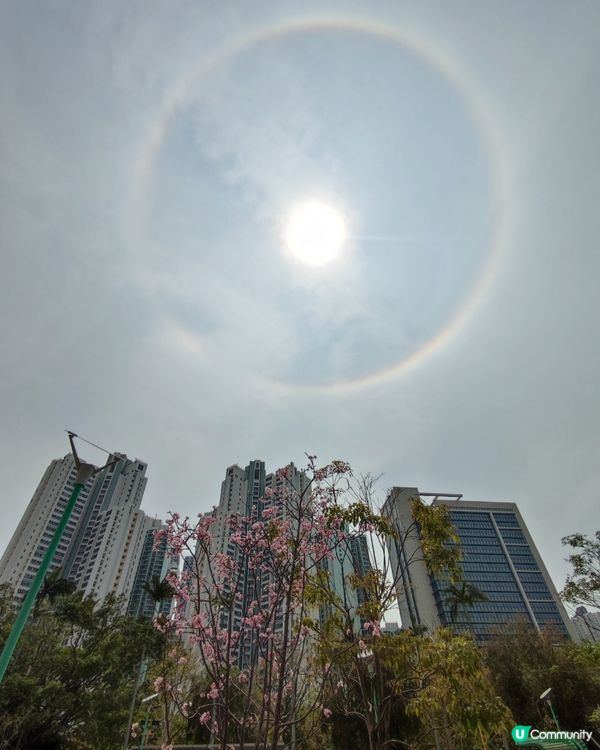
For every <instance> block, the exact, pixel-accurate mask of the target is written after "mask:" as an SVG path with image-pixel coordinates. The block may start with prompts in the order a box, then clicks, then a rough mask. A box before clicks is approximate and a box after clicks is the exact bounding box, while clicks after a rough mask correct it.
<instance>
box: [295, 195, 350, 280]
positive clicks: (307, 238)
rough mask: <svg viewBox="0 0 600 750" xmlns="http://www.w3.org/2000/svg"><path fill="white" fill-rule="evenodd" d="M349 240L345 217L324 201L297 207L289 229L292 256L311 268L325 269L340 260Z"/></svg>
mask: <svg viewBox="0 0 600 750" xmlns="http://www.w3.org/2000/svg"><path fill="white" fill-rule="evenodd" d="M345 239H346V225H345V223H344V219H343V217H342V215H341V214H340V213H339V212H338V211H336V210H335V209H334V208H332V207H331V206H328V205H327V204H326V203H321V202H320V201H307V202H306V203H302V204H301V205H299V206H297V207H296V208H295V209H294V210H293V211H292V213H291V215H290V217H289V220H288V222H287V225H286V228H285V241H286V245H287V247H288V249H289V251H290V253H291V254H292V255H293V257H294V258H296V259H297V260H299V261H301V262H302V263H306V265H309V266H324V265H325V264H326V263H331V261H334V260H336V258H338V257H339V255H340V253H341V251H342V248H343V245H344V241H345Z"/></svg>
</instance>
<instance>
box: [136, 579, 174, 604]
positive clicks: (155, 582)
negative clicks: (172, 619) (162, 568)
mask: <svg viewBox="0 0 600 750" xmlns="http://www.w3.org/2000/svg"><path fill="white" fill-rule="evenodd" d="M142 588H143V589H144V591H145V592H146V593H147V594H148V596H149V597H150V598H151V599H152V601H153V602H154V604H155V605H158V604H160V603H161V602H163V601H166V600H167V599H172V598H173V593H174V592H173V587H172V586H171V584H170V583H169V582H168V581H167V580H166V579H165V578H163V579H162V581H161V579H160V577H159V576H152V579H151V580H149V581H146V582H145V583H144V585H143V587H142Z"/></svg>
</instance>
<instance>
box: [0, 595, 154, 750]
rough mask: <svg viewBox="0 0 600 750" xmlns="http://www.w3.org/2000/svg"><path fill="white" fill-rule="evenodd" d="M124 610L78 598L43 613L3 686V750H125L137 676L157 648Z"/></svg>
mask: <svg viewBox="0 0 600 750" xmlns="http://www.w3.org/2000/svg"><path fill="white" fill-rule="evenodd" d="M122 604H123V603H122V602H121V601H119V600H117V599H113V598H109V599H107V600H105V601H104V602H102V603H99V602H97V601H95V600H94V599H92V598H90V597H87V598H84V597H83V595H82V593H81V592H74V593H72V594H66V595H63V596H60V597H56V598H55V600H54V604H53V605H49V606H44V607H42V608H40V609H38V614H37V617H36V618H34V619H32V620H31V621H30V622H29V624H28V626H27V628H26V629H25V630H24V632H23V636H22V638H21V640H20V642H19V649H18V651H17V652H16V653H15V656H14V658H13V660H12V661H11V664H10V668H9V670H8V671H7V673H6V676H5V679H4V681H3V682H2V685H1V686H0V746H1V747H11V748H15V750H29V749H30V748H31V749H33V748H35V750H50V749H51V748H63V747H79V748H84V747H85V748H90V747H93V748H97V750H109V749H110V750H112V748H114V747H117V746H118V745H119V741H120V739H121V737H122V733H123V728H124V726H125V722H126V719H127V708H128V699H129V697H130V694H131V693H130V680H131V673H132V671H133V669H134V667H135V665H136V664H137V663H138V662H139V657H140V651H141V649H142V648H143V647H144V646H146V647H147V648H148V649H149V650H150V651H151V652H153V653H154V652H155V649H156V641H157V634H156V632H155V630H154V629H153V628H152V627H151V626H150V625H148V624H147V623H142V622H137V621H135V620H133V619H131V618H127V617H124V616H123V615H122ZM3 625H4V623H3ZM2 633H3V636H4V637H6V634H7V633H5V632H4V627H3V631H2Z"/></svg>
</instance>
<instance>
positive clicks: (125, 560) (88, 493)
mask: <svg viewBox="0 0 600 750" xmlns="http://www.w3.org/2000/svg"><path fill="white" fill-rule="evenodd" d="M112 458H115V459H117V461H116V463H115V464H113V465H112V466H110V467H109V468H108V469H105V470H103V471H102V472H100V473H99V474H97V475H96V476H95V477H94V478H92V479H90V480H89V481H88V482H87V483H86V485H85V486H84V488H83V489H82V491H81V493H80V494H79V497H78V500H77V503H76V505H75V508H74V510H73V513H72V515H71V517H70V520H69V522H68V524H67V527H66V529H65V532H64V534H63V536H62V539H61V541H60V543H59V546H58V549H57V552H56V554H55V555H54V558H53V561H52V564H51V566H50V570H53V569H56V568H62V571H63V576H64V577H65V578H68V579H69V580H72V581H73V582H74V583H75V585H76V586H77V587H78V588H79V589H81V590H82V591H83V592H84V593H85V595H92V596H94V597H95V598H97V599H103V598H104V597H106V596H107V595H108V594H110V593H114V594H116V595H117V596H119V595H124V596H125V597H126V599H128V598H129V596H130V594H131V591H132V589H133V582H134V578H135V574H136V570H137V565H138V561H139V558H140V554H141V550H142V545H143V539H144V536H145V533H146V531H147V529H148V528H149V524H150V525H152V524H153V523H156V522H152V521H150V520H149V519H147V518H146V516H145V515H144V513H143V512H142V511H141V510H140V504H141V501H142V497H143V494H144V489H145V487H146V482H147V479H146V476H145V474H146V468H147V466H146V464H145V463H144V462H142V461H139V460H138V459H136V460H135V461H131V460H129V459H128V458H127V456H125V455H124V454H121V453H115V454H113V456H112ZM76 473H77V470H76V467H75V462H74V459H73V456H72V455H67V456H65V457H64V458H62V459H56V460H54V461H52V462H51V464H50V466H49V467H48V468H47V469H46V471H45V473H44V476H43V477H42V480H41V482H40V484H39V486H38V488H37V490H36V491H35V493H34V495H33V498H32V499H31V501H30V503H29V505H28V506H27V508H26V510H25V513H24V514H23V518H22V519H21V521H20V523H19V525H18V527H17V529H16V531H15V533H14V534H13V536H12V538H11V540H10V542H9V545H8V547H7V549H6V551H5V552H4V555H3V556H2V559H1V560H0V583H8V584H10V585H11V586H12V587H13V589H14V590H15V594H16V596H17V597H18V598H20V599H22V598H23V597H24V596H25V594H26V593H27V591H28V590H29V588H30V586H31V583H32V581H33V579H34V577H35V575H36V573H37V572H38V570H39V567H40V564H41V561H42V559H43V557H44V555H45V553H46V551H47V550H48V547H49V545H50V542H51V540H52V537H53V535H54V532H55V531H56V528H57V526H58V523H59V521H60V518H61V517H62V514H63V512H64V509H65V507H66V505H67V502H68V500H69V498H70V496H71V493H72V491H73V487H74V485H75V477H76ZM159 525H160V524H159Z"/></svg>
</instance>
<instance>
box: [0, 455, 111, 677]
mask: <svg viewBox="0 0 600 750" xmlns="http://www.w3.org/2000/svg"><path fill="white" fill-rule="evenodd" d="M95 470H96V467H95V466H92V465H91V464H84V463H82V464H81V465H80V466H79V467H78V471H77V479H76V484H75V486H74V487H73V492H72V493H71V497H70V498H69V502H68V503H67V507H66V508H65V510H64V512H63V514H62V518H61V519H60V522H59V524H58V526H57V527H56V531H55V532H54V536H53V537H52V541H51V542H50V545H49V547H48V549H47V550H46V554H45V555H44V559H43V560H42V564H41V565H40V568H39V570H38V572H37V573H36V575H35V578H34V579H33V582H32V584H31V588H30V589H29V591H28V592H27V596H26V597H25V600H24V601H23V604H22V606H21V611H20V612H19V614H18V615H17V619H16V620H15V622H14V624H13V626H12V629H11V631H10V634H9V636H8V640H7V641H6V643H5V644H4V648H3V649H2V653H1V654H0V682H2V680H3V679H4V673H5V672H6V669H7V667H8V664H9V662H10V660H11V658H12V655H13V652H14V650H15V648H16V646H17V643H18V642H19V638H20V637H21V633H22V632H23V628H24V627H25V623H26V622H27V620H28V618H29V613H30V612H31V609H32V607H33V605H34V604H35V600H36V598H37V595H38V593H39V590H40V589H41V587H42V583H43V582H44V578H45V577H46V573H47V572H48V568H49V567H50V563H51V562H52V559H53V557H54V553H55V552H56V548H57V547H58V544H59V542H60V540H61V537H62V535H63V532H64V530H65V528H66V527H67V523H68V521H69V518H70V517H71V513H72V512H73V508H74V507H75V503H76V502H77V498H78V497H79V493H80V492H81V490H82V489H83V486H84V484H85V483H86V482H87V480H88V479H89V478H90V477H91V476H92V474H93V473H94V471H95Z"/></svg>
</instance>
